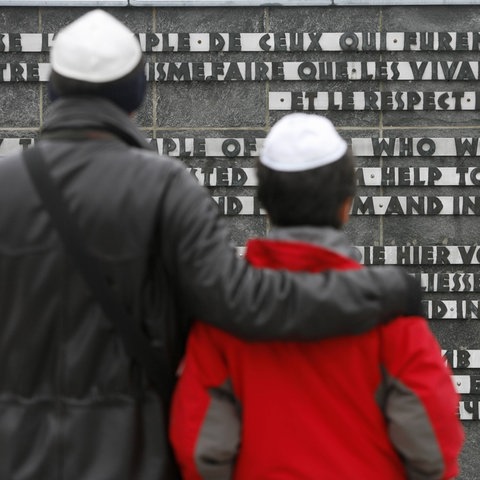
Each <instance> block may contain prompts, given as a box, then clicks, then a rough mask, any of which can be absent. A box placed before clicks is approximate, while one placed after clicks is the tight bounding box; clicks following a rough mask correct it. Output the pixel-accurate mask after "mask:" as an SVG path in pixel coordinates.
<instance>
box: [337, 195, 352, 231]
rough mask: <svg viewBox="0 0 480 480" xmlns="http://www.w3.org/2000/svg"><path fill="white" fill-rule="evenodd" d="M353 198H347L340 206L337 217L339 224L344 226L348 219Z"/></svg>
mask: <svg viewBox="0 0 480 480" xmlns="http://www.w3.org/2000/svg"><path fill="white" fill-rule="evenodd" d="M352 201H353V197H347V198H346V199H345V200H344V201H343V203H342V204H341V205H340V208H339V211H338V215H339V219H340V223H341V224H342V225H345V224H346V223H347V222H348V220H349V218H350V208H351V207H352Z"/></svg>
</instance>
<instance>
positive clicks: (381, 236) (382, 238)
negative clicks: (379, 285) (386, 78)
mask: <svg viewBox="0 0 480 480" xmlns="http://www.w3.org/2000/svg"><path fill="white" fill-rule="evenodd" d="M378 20H379V24H378V30H379V32H382V31H383V8H382V7H380V15H379V18H378ZM383 58H384V53H383V52H382V51H381V50H380V61H383ZM383 88H384V85H383V80H380V92H382V91H383ZM379 133H380V136H382V137H383V110H380V115H379ZM379 166H380V169H381V168H382V167H383V157H382V156H381V155H380V162H379ZM380 171H381V170H380ZM383 193H384V191H383V185H382V184H380V195H383ZM378 233H379V238H378V241H379V243H380V245H383V244H384V242H385V236H384V217H383V215H380V219H379V231H378Z"/></svg>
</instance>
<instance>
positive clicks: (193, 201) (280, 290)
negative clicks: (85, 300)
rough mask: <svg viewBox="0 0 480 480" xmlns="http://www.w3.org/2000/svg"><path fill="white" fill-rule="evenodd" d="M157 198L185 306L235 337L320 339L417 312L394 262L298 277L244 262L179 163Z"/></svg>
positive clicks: (166, 254) (213, 206)
mask: <svg viewBox="0 0 480 480" xmlns="http://www.w3.org/2000/svg"><path fill="white" fill-rule="evenodd" d="M180 170H181V171H180ZM162 202H163V203H162V205H161V206H160V210H159V224H160V232H163V234H162V235H161V240H159V241H160V242H161V248H162V249H163V250H162V251H163V257H164V259H165V262H166V263H168V264H169V267H168V270H169V271H170V272H171V274H172V275H173V276H174V277H175V284H176V285H177V287H178V288H180V290H181V292H182V298H183V303H184V304H185V305H188V306H189V307H190V310H191V312H190V313H191V314H192V315H195V316H196V317H198V318H202V319H203V320H204V321H207V322H209V323H211V324H212V325H215V326H216V327H218V328H221V329H223V330H226V331H228V332H230V333H232V334H234V335H237V336H240V337H243V338H246V339H259V340H260V339H262V340H268V339H292V340H307V339H321V338H327V337H331V336H336V335H344V334H356V333H361V332H364V331H367V330H369V329H371V328H372V327H374V326H375V325H377V324H378V323H380V322H384V321H386V320H387V319H390V318H393V317H396V316H398V315H399V314H414V313H418V311H412V312H410V311H408V310H409V308H411V305H412V303H411V297H410V294H411V293H412V289H411V284H410V283H409V279H410V277H409V276H408V275H407V274H406V273H404V272H403V271H402V270H401V269H397V268H394V267H377V268H368V269H361V270H355V271H343V272H341V271H328V272H325V273H322V274H305V273H296V274H295V273H289V272H285V271H273V270H267V269H263V270H260V269H255V268H253V267H251V266H249V265H248V264H247V263H246V262H245V261H244V260H242V259H240V258H238V256H237V255H236V252H235V249H234V248H233V246H232V245H230V244H229V241H228V234H227V231H226V228H225V226H224V224H223V223H222V220H221V218H219V214H218V208H217V206H216V204H215V203H214V202H213V200H212V199H211V197H210V196H209V194H208V192H207V191H206V189H205V188H203V187H200V186H199V185H198V183H197V182H196V181H195V180H194V179H193V178H192V177H191V175H189V174H188V173H187V172H185V171H184V169H183V168H180V169H179V171H178V172H175V175H173V178H171V180H170V181H169V184H168V191H166V192H165V194H164V196H163V200H162ZM419 292H420V290H419V289H418V292H415V294H416V295H417V294H418V300H419V299H420V293H419ZM419 303H420V302H419V301H418V304H419ZM417 307H418V306H417V305H415V308H417Z"/></svg>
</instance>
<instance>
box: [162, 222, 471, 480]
mask: <svg viewBox="0 0 480 480" xmlns="http://www.w3.org/2000/svg"><path fill="white" fill-rule="evenodd" d="M292 231H293V232H294V238H298V235H299V233H298V232H300V233H302V232H303V235H300V236H301V237H302V238H305V235H304V234H305V232H308V235H307V238H308V239H309V241H311V239H312V235H313V237H315V238H316V241H317V242H318V241H320V242H321V243H322V244H323V245H327V246H328V247H329V248H328V249H327V248H323V247H319V246H316V245H313V244H309V243H303V242H298V241H295V242H292V241H276V240H253V241H250V243H249V244H248V249H247V258H248V259H249V261H250V262H251V263H252V264H254V265H257V266H261V267H270V268H287V269H290V270H309V271H319V270H325V269H353V268H360V265H359V264H358V263H356V262H355V261H353V260H351V259H350V258H348V257H346V256H344V255H343V254H339V253H336V252H335V251H333V250H332V248H333V249H335V250H337V251H338V250H340V251H341V252H344V251H345V246H346V240H345V237H344V236H343V234H342V233H340V232H338V231H334V230H332V229H309V228H306V229H303V230H302V229H297V230H296V229H293V230H292V229H283V230H281V231H280V234H279V236H280V237H282V238H283V237H285V236H288V235H290V234H291V232H292ZM318 321H322V312H321V311H320V312H318ZM450 374H451V372H450V371H449V370H448V368H447V367H446V365H445V364H444V361H443V360H442V357H441V353H440V348H439V346H438V344H437V342H436V340H435V339H434V337H433V335H432V333H431V332H430V330H429V327H428V325H427V322H426V321H425V319H423V318H420V317H409V318H398V319H397V320H395V321H393V322H391V323H389V324H387V325H384V326H382V327H378V328H376V329H374V330H372V331H370V332H369V333H366V334H362V335H358V336H345V337H340V338H335V339H331V340H324V341H321V342H312V343H294V342H271V343H247V342H244V341H241V340H238V339H236V338H234V337H232V336H230V335H229V334H227V333H224V332H222V331H220V330H218V329H216V328H214V327H211V326H208V325H206V324H202V323H197V324H196V325H195V326H194V328H193V329H192V332H191V334H190V339H189V342H188V348H187V354H186V358H185V363H184V370H183V373H182V376H181V378H180V380H179V384H178V388H177V391H176V393H175V396H174V402H173V411H172V417H171V429H170V436H171V440H172V442H173V445H174V448H175V453H176V456H177V460H178V462H179V464H180V466H181V469H182V474H183V476H184V478H185V479H187V480H193V479H216V480H218V479H229V478H235V479H242V480H256V479H258V480H269V479H272V480H301V479H311V480H319V479H327V480H331V479H335V480H351V479H353V478H355V479H362V480H363V479H369V480H376V479H378V480H387V479H388V480H397V479H398V480H400V479H406V478H422V479H448V478H453V477H454V476H455V475H457V473H458V466H457V457H458V454H459V451H460V448H461V445H462V441H463V431H462V428H461V424H460V421H459V420H458V417H457V413H456V412H457V408H458V396H457V393H456V391H455V389H454V387H453V383H452V380H451V378H450Z"/></svg>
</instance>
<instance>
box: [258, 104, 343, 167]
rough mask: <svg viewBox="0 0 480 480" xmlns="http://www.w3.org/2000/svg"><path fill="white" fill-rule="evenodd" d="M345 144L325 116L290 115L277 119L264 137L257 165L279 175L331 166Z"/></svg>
mask: <svg viewBox="0 0 480 480" xmlns="http://www.w3.org/2000/svg"><path fill="white" fill-rule="evenodd" d="M346 151H347V143H346V142H345V140H344V139H343V138H342V137H341V136H340V135H339V134H338V133H337V131H336V130H335V127H334V126H333V124H332V122H331V121H330V120H328V119H326V118H325V117H320V116H318V115H310V114H306V113H292V114H290V115H286V116H285V117H283V118H282V119H281V120H279V121H278V122H277V123H276V124H275V125H274V126H273V127H272V129H271V130H270V132H269V134H268V135H267V137H266V138H265V142H264V144H263V149H262V152H261V153H260V162H261V163H263V164H264V165H266V166H267V167H269V168H271V169H272V170H277V171H280V172H301V171H304V170H311V169H312V168H317V167H322V166H324V165H328V164H329V163H333V162H335V161H337V160H339V159H340V158H342V157H343V155H345V152H346Z"/></svg>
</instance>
